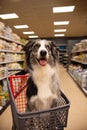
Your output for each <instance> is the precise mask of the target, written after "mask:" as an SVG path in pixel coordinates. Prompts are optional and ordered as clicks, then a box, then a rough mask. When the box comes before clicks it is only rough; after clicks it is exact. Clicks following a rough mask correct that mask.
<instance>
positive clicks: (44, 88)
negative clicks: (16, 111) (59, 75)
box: [32, 65, 55, 99]
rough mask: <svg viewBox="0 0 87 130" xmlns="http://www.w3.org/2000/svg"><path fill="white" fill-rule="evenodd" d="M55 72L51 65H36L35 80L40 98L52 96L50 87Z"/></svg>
mask: <svg viewBox="0 0 87 130" xmlns="http://www.w3.org/2000/svg"><path fill="white" fill-rule="evenodd" d="M54 73H55V71H54V69H52V68H51V67H50V66H49V65H46V66H45V67H37V66H36V67H35V69H34V72H33V75H32V76H33V80H34V82H35V84H36V85H37V87H38V96H39V97H40V98H45V99H46V98H48V97H50V96H52V91H51V88H50V83H51V77H52V75H53V74H54Z"/></svg>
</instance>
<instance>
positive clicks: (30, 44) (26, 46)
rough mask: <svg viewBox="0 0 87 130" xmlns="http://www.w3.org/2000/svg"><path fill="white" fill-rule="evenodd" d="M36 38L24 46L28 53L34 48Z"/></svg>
mask: <svg viewBox="0 0 87 130" xmlns="http://www.w3.org/2000/svg"><path fill="white" fill-rule="evenodd" d="M34 42H35V41H34V40H32V41H29V42H28V43H27V44H26V45H25V46H24V47H23V50H24V51H25V52H26V53H28V52H30V51H31V50H32V47H33V44H34Z"/></svg>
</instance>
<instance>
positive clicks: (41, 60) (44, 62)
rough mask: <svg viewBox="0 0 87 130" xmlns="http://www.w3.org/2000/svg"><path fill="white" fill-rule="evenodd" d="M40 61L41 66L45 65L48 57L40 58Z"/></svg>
mask: <svg viewBox="0 0 87 130" xmlns="http://www.w3.org/2000/svg"><path fill="white" fill-rule="evenodd" d="M38 62H39V64H40V65H41V66H45V65H46V64H47V59H46V58H40V59H38Z"/></svg>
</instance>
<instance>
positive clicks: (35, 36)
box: [29, 35, 38, 38]
mask: <svg viewBox="0 0 87 130" xmlns="http://www.w3.org/2000/svg"><path fill="white" fill-rule="evenodd" d="M29 38H38V36H37V35H34V36H29Z"/></svg>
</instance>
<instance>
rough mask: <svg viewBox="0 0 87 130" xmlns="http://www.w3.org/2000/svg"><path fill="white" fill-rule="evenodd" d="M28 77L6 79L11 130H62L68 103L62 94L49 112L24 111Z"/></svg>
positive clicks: (65, 120) (24, 75)
mask: <svg viewBox="0 0 87 130" xmlns="http://www.w3.org/2000/svg"><path fill="white" fill-rule="evenodd" d="M29 76H30V75H28V74H22V75H16V76H9V77H8V78H7V83H8V90H9V96H10V104H11V111H12V117H13V126H12V130H64V127H66V126H67V119H68V111H69V107H70V103H69V100H68V99H67V97H66V96H65V95H64V93H63V92H61V97H60V98H58V101H57V103H56V104H55V106H54V107H52V108H50V109H49V110H44V111H36V112H31V111H30V112H29V111H27V110H26V103H27V101H26V82H27V79H28V78H29Z"/></svg>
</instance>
